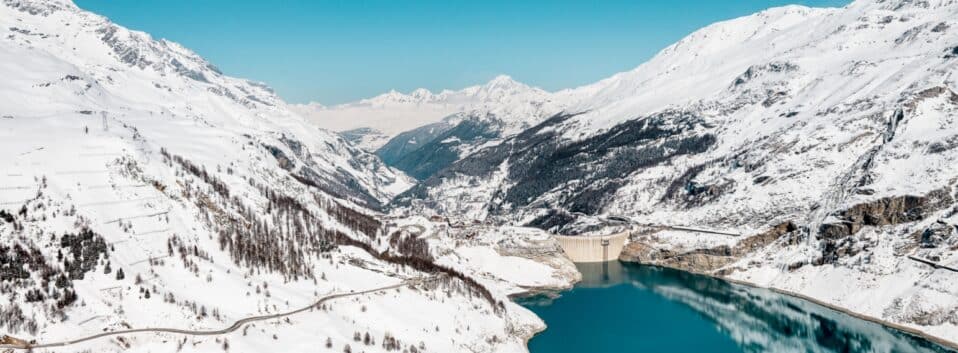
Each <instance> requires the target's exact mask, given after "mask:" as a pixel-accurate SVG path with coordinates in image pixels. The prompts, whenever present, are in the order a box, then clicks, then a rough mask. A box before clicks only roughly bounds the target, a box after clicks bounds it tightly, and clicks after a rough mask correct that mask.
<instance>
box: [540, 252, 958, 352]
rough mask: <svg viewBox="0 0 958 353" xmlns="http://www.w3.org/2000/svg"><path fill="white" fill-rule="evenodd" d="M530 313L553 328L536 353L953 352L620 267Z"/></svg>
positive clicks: (829, 314) (587, 276)
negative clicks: (536, 315)
mask: <svg viewBox="0 0 958 353" xmlns="http://www.w3.org/2000/svg"><path fill="white" fill-rule="evenodd" d="M578 267H579V271H581V272H582V277H583V281H582V282H581V283H579V284H578V285H576V287H575V288H573V289H572V290H570V291H566V292H563V293H561V294H559V295H558V296H556V295H553V296H551V297H549V296H546V295H542V296H536V297H532V298H527V299H524V300H522V301H521V304H523V305H525V306H527V307H528V308H529V309H531V310H533V311H535V312H536V313H537V314H539V316H540V317H542V318H543V320H545V322H546V324H548V325H549V329H548V330H546V331H545V332H544V333H542V334H540V335H538V336H536V337H535V338H533V339H532V341H531V342H530V344H529V348H530V350H531V351H532V353H564V352H596V353H601V352H889V353H890V352H901V353H911V352H951V351H949V350H947V349H945V348H943V347H940V346H937V345H935V344H933V343H931V342H929V341H926V340H923V339H920V338H916V337H913V336H910V335H907V334H904V333H901V332H899V331H897V330H893V329H889V328H886V327H884V326H882V325H879V324H875V323H872V322H869V321H864V320H860V319H856V318H854V317H851V316H848V315H846V314H842V313H840V312H837V311H833V310H831V309H828V308H825V307H822V306H819V305H816V304H813V303H810V302H807V301H804V300H801V299H797V298H792V297H789V296H785V295H781V294H777V293H775V292H772V291H769V290H765V289H757V288H751V287H746V286H741V285H735V284H730V283H728V282H725V281H721V280H717V279H714V278H711V277H707V276H701V275H694V274H690V273H687V272H681V271H675V270H670V269H663V268H658V267H651V266H640V265H633V264H622V263H619V262H611V263H604V264H579V265H578Z"/></svg>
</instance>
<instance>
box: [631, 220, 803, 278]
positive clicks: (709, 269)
mask: <svg viewBox="0 0 958 353" xmlns="http://www.w3.org/2000/svg"><path fill="white" fill-rule="evenodd" d="M796 230H798V227H797V226H796V225H795V224H794V223H792V222H791V221H787V222H783V223H780V224H778V225H776V226H774V227H772V228H771V229H769V230H767V231H765V232H762V233H759V234H756V235H753V236H750V237H748V238H745V239H742V240H741V241H739V242H738V243H737V244H735V246H727V245H721V246H716V247H712V248H706V249H695V250H690V251H681V250H668V249H657V248H656V247H654V246H653V245H651V244H648V243H644V242H640V241H635V242H632V243H629V244H628V245H626V247H625V249H624V250H622V255H621V256H619V260H622V261H628V262H637V263H642V264H650V265H657V266H665V267H671V268H675V269H679V270H684V271H690V272H697V273H713V274H718V275H725V274H727V273H716V272H715V271H716V270H719V269H721V268H722V267H725V266H726V265H728V264H731V263H733V262H735V261H738V260H739V259H740V258H742V257H743V256H745V255H747V254H750V253H752V252H754V251H757V250H759V249H762V248H765V247H766V246H768V245H769V244H772V243H773V242H775V241H776V240H778V239H780V238H782V237H783V236H785V235H787V234H790V233H792V232H794V231H796Z"/></svg>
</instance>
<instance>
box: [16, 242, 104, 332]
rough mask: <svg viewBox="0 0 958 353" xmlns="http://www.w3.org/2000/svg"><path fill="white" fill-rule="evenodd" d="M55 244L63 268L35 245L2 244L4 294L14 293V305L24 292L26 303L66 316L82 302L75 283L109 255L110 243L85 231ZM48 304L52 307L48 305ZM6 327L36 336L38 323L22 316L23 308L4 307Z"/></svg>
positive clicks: (58, 260) (55, 314)
mask: <svg viewBox="0 0 958 353" xmlns="http://www.w3.org/2000/svg"><path fill="white" fill-rule="evenodd" d="M41 236H42V235H41ZM53 238H54V239H56V238H55V237H53ZM55 244H57V245H59V246H60V247H59V249H57V262H60V264H59V265H58V264H57V262H51V261H48V260H47V258H46V257H45V256H44V254H43V252H41V250H40V248H39V247H37V246H36V245H34V244H22V243H20V242H15V243H13V244H0V292H3V293H10V298H11V301H12V302H15V301H16V298H17V296H18V293H22V295H23V301H24V302H25V303H35V304H41V307H46V308H48V313H51V314H52V316H59V317H63V316H64V312H63V310H64V309H65V308H66V307H68V306H70V305H72V304H73V303H75V302H76V301H77V300H78V299H79V298H78V296H77V293H76V291H75V290H74V288H73V281H74V280H78V279H82V278H83V277H84V275H85V274H86V272H89V271H93V270H94V269H95V267H96V265H97V264H99V263H100V259H101V258H102V257H104V255H105V253H106V243H105V242H104V241H103V238H102V237H101V236H100V235H99V234H96V233H94V232H93V231H91V230H89V229H88V228H84V229H81V230H80V231H79V232H77V233H75V234H74V233H66V234H63V236H61V237H60V241H59V242H58V243H55ZM20 290H22V292H20ZM47 302H50V303H49V306H46V304H44V303H47ZM2 327H6V328H7V329H8V330H9V331H11V332H18V331H20V330H26V331H28V332H30V333H31V334H34V333H36V329H37V323H36V321H35V320H33V319H32V318H31V319H29V320H27V319H26V318H24V317H22V310H21V309H20V307H19V306H18V305H17V304H11V305H10V306H9V307H6V308H0V328H2Z"/></svg>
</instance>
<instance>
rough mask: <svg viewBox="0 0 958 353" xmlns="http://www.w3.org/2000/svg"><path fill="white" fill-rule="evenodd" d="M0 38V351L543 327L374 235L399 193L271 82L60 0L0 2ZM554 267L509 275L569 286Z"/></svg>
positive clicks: (451, 271)
mask: <svg viewBox="0 0 958 353" xmlns="http://www.w3.org/2000/svg"><path fill="white" fill-rule="evenodd" d="M0 28H2V29H0V31H2V32H3V35H2V36H0V77H3V80H0V146H2V148H0V161H2V163H0V289H2V293H3V295H2V296H0V337H3V338H0V348H4V349H5V348H6V347H9V346H15V347H23V346H24V344H25V343H24V342H29V341H36V344H39V345H41V346H42V345H49V344H52V346H51V347H54V348H50V349H38V351H57V352H64V351H78V352H79V351H87V352H89V351H94V352H103V351H134V352H148V351H149V352H174V351H203V352H209V351H220V350H225V351H229V350H230V349H232V350H235V351H241V352H246V351H274V350H275V351H283V352H301V351H310V352H312V351H316V349H317V348H319V347H325V348H324V349H326V350H327V351H338V352H342V351H344V350H347V351H348V350H349V349H350V348H347V347H348V346H350V345H352V347H353V348H352V349H355V350H356V351H366V352H387V351H408V352H453V351H465V350H470V351H477V352H493V351H496V352H500V351H505V352H523V351H525V349H526V348H525V344H524V342H525V341H524V340H525V339H527V338H528V337H529V336H530V335H531V334H532V333H534V332H536V331H538V330H541V329H542V327H543V324H542V322H541V321H540V320H538V318H536V317H535V316H534V315H532V314H531V313H530V312H528V311H526V310H525V309H522V308H521V307H519V306H517V305H515V304H512V303H511V302H508V300H507V298H506V295H508V294H512V293H514V292H515V290H514V288H515V286H514V285H511V284H509V283H510V282H509V281H508V280H503V281H498V280H494V279H495V278H498V277H496V276H493V275H488V276H486V277H483V279H482V282H481V283H480V282H477V281H476V280H473V279H472V277H471V275H472V274H475V273H478V272H479V271H480V268H479V267H477V266H476V265H475V264H474V263H473V264H470V263H462V262H460V261H458V260H456V259H457V258H455V257H453V258H452V259H449V258H444V259H443V260H442V261H441V262H442V263H443V265H439V264H438V261H437V259H434V258H433V257H432V255H431V252H430V251H429V247H432V246H435V247H437V250H436V251H437V252H440V251H441V252H442V253H443V254H447V255H449V254H454V253H455V252H456V251H458V250H457V249H456V248H455V246H454V245H455V244H452V245H444V244H443V243H437V244H432V243H429V242H424V241H419V240H417V239H415V238H414V237H410V236H408V235H407V232H405V231H404V230H402V229H397V228H395V227H394V226H390V225H388V224H385V223H383V221H382V220H381V216H382V215H381V214H379V213H378V212H377V211H376V210H377V209H378V208H379V207H380V206H381V205H382V204H384V203H385V202H386V201H388V200H389V199H390V198H391V197H392V196H393V195H395V194H397V193H399V192H401V191H403V190H405V189H406V188H408V187H409V186H410V185H411V184H410V180H409V179H408V178H407V177H405V176H404V175H403V174H402V173H399V172H395V171H394V170H393V169H391V168H389V167H387V166H385V165H383V164H382V162H380V161H379V159H378V158H376V157H375V156H373V155H371V154H368V153H366V152H363V151H361V150H359V149H357V148H355V147H353V146H352V145H350V144H349V143H347V142H345V141H344V140H343V139H342V138H341V137H339V136H338V135H336V134H334V133H330V132H327V131H325V130H321V129H318V128H316V127H315V126H313V125H311V124H309V123H308V122H307V121H306V120H305V119H303V118H302V117H300V116H299V115H297V114H296V113H293V112H291V111H290V109H289V108H288V106H287V104H286V103H284V102H283V101H282V100H280V99H279V98H278V97H276V96H275V95H274V94H273V93H272V92H271V91H270V90H269V88H267V87H266V86H264V85H262V84H259V83H254V82H249V81H245V80H241V79H237V78H232V77H228V76H225V75H223V74H222V73H220V72H219V71H217V70H216V68H215V67H213V65H211V64H210V63H208V62H206V61H205V60H203V59H202V58H200V57H198V56H197V55H196V54H194V53H192V52H191V51H189V50H188V49H185V48H183V47H181V46H179V45H178V44H176V43H172V42H168V41H163V40H154V39H152V38H150V36H148V35H147V34H145V33H141V32H134V31H130V30H127V29H125V28H123V27H120V26H118V25H116V24H113V23H111V22H110V21H109V20H107V19H105V18H103V17H100V16H97V15H94V14H91V13H89V12H86V11H83V10H81V9H79V8H77V7H76V6H75V5H73V4H72V3H70V2H68V1H65V0H9V1H4V2H3V3H2V4H0ZM540 237H541V235H540ZM548 240H549V238H548V237H546V238H545V240H544V241H548ZM485 256H486V257H485V261H484V262H482V264H484V265H485V264H495V263H497V262H499V261H506V262H515V261H523V260H522V259H521V258H519V257H517V256H511V255H496V254H486V255H485ZM555 256H556V259H557V260H556V261H560V262H561V261H563V260H564V258H562V257H561V255H559V254H555ZM565 261H566V263H564V264H563V263H560V264H558V265H555V266H554V267H544V268H543V269H542V270H540V271H537V272H535V273H533V274H531V275H529V276H526V277H524V278H522V280H524V281H530V282H535V283H545V284H543V286H568V285H569V283H568V281H571V280H574V279H568V280H566V281H565V282H559V283H555V281H554V280H553V278H554V276H552V271H559V270H560V269H562V266H565V271H566V272H567V271H568V267H569V266H571V264H568V262H567V260H565ZM525 263H528V261H526V262H525ZM463 273H465V274H463ZM483 273H486V272H485V271H484V272H483ZM537 276H543V277H541V278H542V279H543V281H538V279H540V277H537ZM549 280H552V282H548V281H549ZM321 298H327V299H325V301H323V302H322V303H321V305H315V306H314V305H313V304H314V303H315V302H316V301H318V300H320V299H321ZM426 312H428V313H429V315H423V313H426ZM238 320H245V321H242V322H240V323H238V324H236V325H233V324H234V322H237V321H238ZM244 322H245V323H246V324H243V323H244ZM231 325H233V326H231ZM141 329H142V330H141ZM126 330H141V331H140V332H126ZM425 332H428V334H424V333H425ZM97 334H99V335H103V337H97V336H92V335H97ZM4 335H10V336H12V337H13V338H8V337H6V336H4ZM81 337H91V339H90V340H84V341H82V342H66V343H62V344H61V343H59V342H63V341H69V340H74V339H78V338H81ZM20 340H23V341H20ZM231 347H232V348H231Z"/></svg>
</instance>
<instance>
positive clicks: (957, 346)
mask: <svg viewBox="0 0 958 353" xmlns="http://www.w3.org/2000/svg"><path fill="white" fill-rule="evenodd" d="M647 266H654V265H647ZM669 268H671V267H669ZM676 270H678V269H676ZM680 271H684V270H680ZM686 272H688V271H686ZM697 274H702V273H697ZM702 275H706V276H710V277H712V278H715V279H718V280H722V281H726V282H728V283H732V284H737V285H742V286H748V287H752V288H759V289H767V290H770V291H772V292H775V293H778V294H782V295H787V296H790V297H793V298H798V299H801V300H804V301H807V302H810V303H814V304H816V305H819V306H822V307H825V308H828V309H831V310H834V311H837V312H840V313H842V314H845V315H848V316H851V317H854V318H856V319H859V320H865V321H870V322H873V323H876V324H879V325H882V326H885V327H887V328H890V329H893V330H897V331H901V332H902V333H905V334H908V335H911V336H915V337H918V338H921V339H924V340H926V341H929V342H932V343H935V344H937V345H940V346H942V347H945V348H948V349H951V350H955V351H958V342H954V341H950V340H947V339H945V338H941V337H938V336H934V335H931V334H929V333H927V332H924V331H921V330H919V329H916V328H914V327H909V326H905V325H902V324H899V323H895V322H891V321H888V320H885V319H880V318H877V317H874V316H871V315H865V314H862V313H858V312H855V311H852V310H849V309H847V308H843V307H841V306H838V305H835V304H831V303H827V302H824V301H822V300H819V299H816V298H814V297H810V296H808V295H805V294H801V293H796V292H792V291H790V290H785V289H780V288H775V287H766V286H761V285H758V284H756V283H752V282H749V281H743V280H738V279H733V278H726V277H720V276H714V275H709V274H702Z"/></svg>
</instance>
